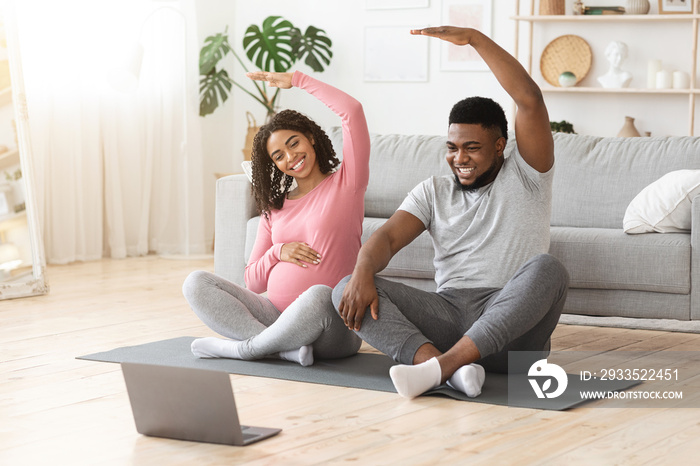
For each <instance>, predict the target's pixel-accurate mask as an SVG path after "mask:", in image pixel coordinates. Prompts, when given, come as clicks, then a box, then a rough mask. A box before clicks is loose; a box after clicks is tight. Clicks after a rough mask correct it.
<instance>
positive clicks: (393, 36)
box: [364, 26, 428, 82]
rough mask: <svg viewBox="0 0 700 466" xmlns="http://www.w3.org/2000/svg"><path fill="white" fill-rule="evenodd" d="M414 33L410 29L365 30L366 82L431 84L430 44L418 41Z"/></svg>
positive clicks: (381, 27)
mask: <svg viewBox="0 0 700 466" xmlns="http://www.w3.org/2000/svg"><path fill="white" fill-rule="evenodd" d="M410 29H411V27H410V26H367V27H366V28H365V73H364V78H365V81H368V82H426V81H428V41H426V40H416V37H414V36H412V35H411V34H409V32H408V31H409V30H410ZM387 44H391V47H387Z"/></svg>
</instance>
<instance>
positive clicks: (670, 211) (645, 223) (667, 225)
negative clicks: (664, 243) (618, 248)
mask: <svg viewBox="0 0 700 466" xmlns="http://www.w3.org/2000/svg"><path fill="white" fill-rule="evenodd" d="M698 194H700V170H678V171H675V172H671V173H666V174H665V175H664V176H662V177H661V178H659V179H658V180H656V181H654V182H653V183H652V184H650V185H649V186H647V187H646V188H644V189H642V192H640V193H639V194H637V196H636V197H635V198H634V199H633V200H632V202H630V205H629V206H628V207H627V211H626V212H625V218H624V220H623V229H624V230H625V233H629V234H637V233H651V232H658V233H674V232H675V233H677V232H683V231H690V223H691V215H690V206H691V204H692V201H693V197H695V196H696V195H698Z"/></svg>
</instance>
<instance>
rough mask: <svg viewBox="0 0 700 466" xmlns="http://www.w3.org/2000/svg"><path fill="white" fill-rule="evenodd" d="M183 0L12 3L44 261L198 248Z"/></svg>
mask: <svg viewBox="0 0 700 466" xmlns="http://www.w3.org/2000/svg"><path fill="white" fill-rule="evenodd" d="M193 1H194V0H179V1H178V0H174V1H168V2H144V1H143V0H118V1H117V0H101V1H94V0H68V1H61V2H48V1H40V0H22V1H21V2H16V10H17V21H18V30H19V36H20V37H19V42H20V50H21V54H22V59H23V64H24V75H25V81H26V82H25V87H26V92H27V108H28V112H29V124H30V131H31V138H32V146H33V157H32V158H33V165H34V167H35V178H36V185H37V192H36V197H37V204H38V212H39V217H40V223H41V224H42V232H43V237H44V244H45V250H46V255H47V261H48V262H49V263H58V264H60V263H69V262H73V261H84V260H94V259H99V258H101V257H103V256H108V257H113V258H123V257H127V256H134V255H144V254H148V253H149V252H155V253H158V254H186V255H192V254H203V253H204V252H205V251H206V250H207V246H208V244H206V243H207V241H206V240H205V238H204V216H203V213H202V206H203V176H202V151H201V137H200V134H199V125H198V120H197V118H198V99H199V96H198V74H199V73H198V44H197V31H196V18H195V10H194V4H193ZM135 50H141V51H142V55H138V54H137V53H135V52H134V51H135ZM139 58H141V59H140V60H139ZM129 63H132V64H134V63H137V64H138V65H140V66H137V67H135V68H136V70H135V71H134V73H135V74H134V75H133V78H134V79H133V86H132V87H131V88H126V89H121V88H117V87H115V86H114V85H113V84H112V81H113V80H114V78H115V77H117V76H119V75H120V74H123V73H125V72H126V71H128V70H129V68H128V67H127V65H128V64H129ZM132 68H133V67H132ZM132 71H133V70H132Z"/></svg>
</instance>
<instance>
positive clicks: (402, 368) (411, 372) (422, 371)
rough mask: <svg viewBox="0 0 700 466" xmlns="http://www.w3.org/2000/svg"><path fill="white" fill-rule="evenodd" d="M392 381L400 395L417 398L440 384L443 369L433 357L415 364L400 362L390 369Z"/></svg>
mask: <svg viewBox="0 0 700 466" xmlns="http://www.w3.org/2000/svg"><path fill="white" fill-rule="evenodd" d="M389 375H390V376H391V381H392V382H393V383H394V387H396V391H397V392H399V395H401V396H403V397H406V398H415V397H417V396H418V395H420V394H422V393H425V392H427V391H428V390H430V389H431V388H435V387H437V386H439V385H440V379H441V378H442V370H441V369H440V363H439V362H438V360H437V359H436V358H431V359H429V360H427V361H425V362H422V363H420V364H416V365H415V366H409V365H405V364H399V365H396V366H392V367H391V369H389Z"/></svg>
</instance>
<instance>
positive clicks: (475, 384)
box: [447, 364, 486, 398]
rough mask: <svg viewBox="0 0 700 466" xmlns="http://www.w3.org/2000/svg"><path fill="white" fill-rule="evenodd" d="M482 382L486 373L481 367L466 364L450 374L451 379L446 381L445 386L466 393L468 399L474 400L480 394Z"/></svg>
mask: <svg viewBox="0 0 700 466" xmlns="http://www.w3.org/2000/svg"><path fill="white" fill-rule="evenodd" d="M484 380H486V371H485V370H484V368H483V367H481V366H480V365H478V364H467V365H466V366H462V367H460V368H459V369H457V370H456V371H455V373H454V374H452V377H450V378H449V379H448V380H447V385H449V386H450V387H452V388H454V389H455V390H459V391H460V392H462V393H466V395H467V396H468V397H469V398H474V397H477V396H479V395H480V394H481V387H482V386H483V385H484Z"/></svg>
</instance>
